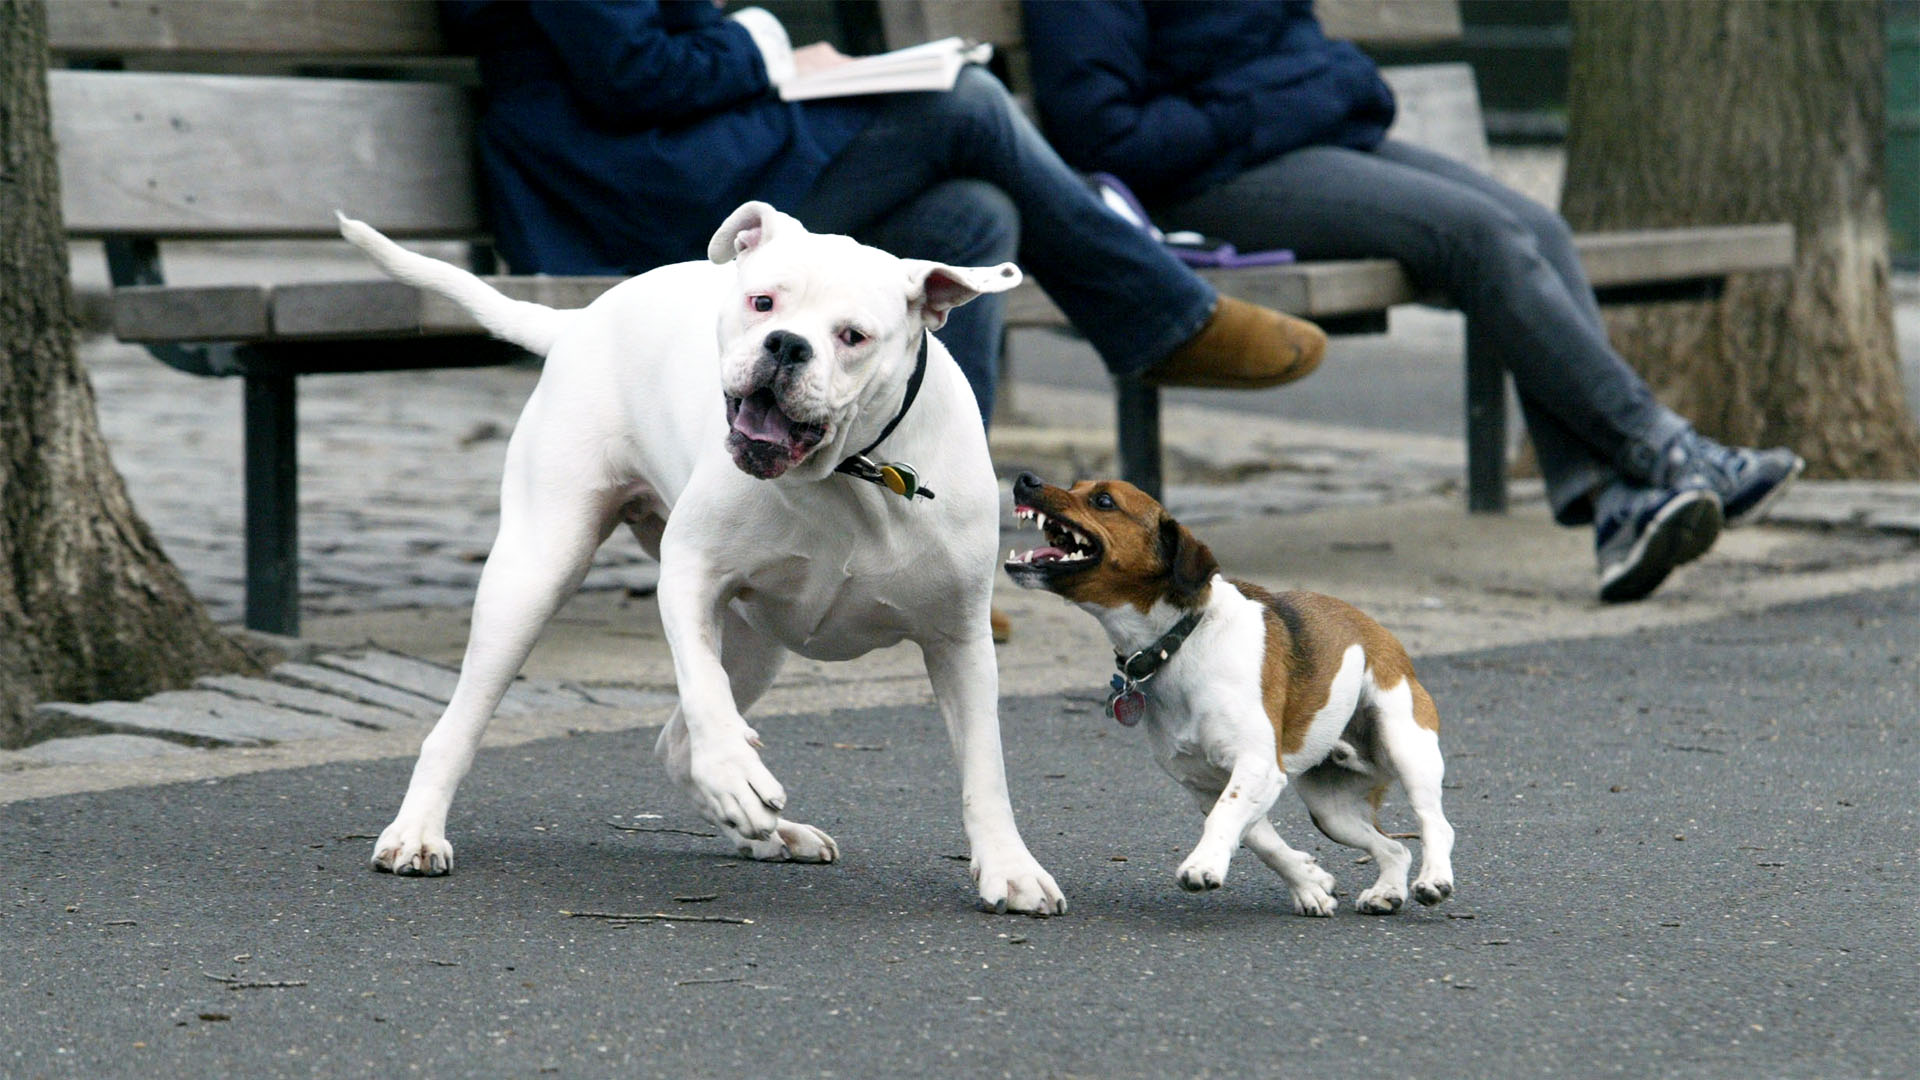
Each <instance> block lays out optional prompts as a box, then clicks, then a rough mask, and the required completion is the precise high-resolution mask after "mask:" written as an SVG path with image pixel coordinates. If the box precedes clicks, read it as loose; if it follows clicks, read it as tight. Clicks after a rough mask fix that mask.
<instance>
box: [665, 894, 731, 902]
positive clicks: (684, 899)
mask: <svg viewBox="0 0 1920 1080" xmlns="http://www.w3.org/2000/svg"><path fill="white" fill-rule="evenodd" d="M718 899H720V894H719V893H717V892H710V893H700V894H699V895H697V896H676V897H674V898H673V902H674V903H676V904H704V903H706V902H707V901H709V900H718Z"/></svg>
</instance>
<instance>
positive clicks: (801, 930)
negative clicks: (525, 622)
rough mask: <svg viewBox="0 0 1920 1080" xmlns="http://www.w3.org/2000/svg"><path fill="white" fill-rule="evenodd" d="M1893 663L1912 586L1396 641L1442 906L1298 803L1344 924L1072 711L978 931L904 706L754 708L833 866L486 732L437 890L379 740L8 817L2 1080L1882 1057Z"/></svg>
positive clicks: (1074, 1070) (938, 741)
mask: <svg viewBox="0 0 1920 1080" xmlns="http://www.w3.org/2000/svg"><path fill="white" fill-rule="evenodd" d="M1917 671H1920V587H1914V586H1908V587H1903V588H1900V589H1896V590H1891V591H1879V592H1872V593H1861V594H1853V595H1847V596H1841V597H1837V598H1830V599H1825V600H1820V601H1817V602H1813V603H1810V604H1805V605H1800V606H1797V607H1791V608H1781V609H1775V610H1771V611H1766V612H1761V613H1754V614H1743V615H1736V616H1733V617H1729V618H1723V619H1719V620H1716V621H1711V622H1705V623H1698V624H1694V625H1690V626H1678V627H1666V628H1659V629H1653V630H1648V631H1645V632H1641V633H1630V634H1625V635H1617V636H1611V637H1603V638H1595V639H1587V640H1560V641H1548V642H1543V643H1539V644H1529V645H1521V646H1515V647H1508V648H1502V649H1496V650H1490V651H1482V652H1475V653H1465V654H1455V655H1451V656H1440V657H1430V658H1427V659H1425V660H1423V661H1422V677H1423V680H1424V681H1425V682H1426V684H1427V685H1428V686H1429V687H1430V688H1431V690H1432V691H1433V693H1434V695H1435V697H1436V699H1437V700H1438V702H1439V704H1440V708H1441V712H1442V716H1443V722H1444V729H1443V746H1444V748H1445V750H1446V753H1447V760H1448V765H1449V769H1448V780H1447V800H1448V803H1447V808H1448V812H1449V815H1450V817H1451V819H1452V820H1453V822H1454V825H1455V827H1456V828H1457V829H1458V831H1459V846H1458V849H1457V851H1456V853H1455V866H1456V872H1457V879H1458V886H1459V887H1458V892H1457V893H1456V894H1455V896H1454V898H1453V900H1452V901H1450V902H1448V903H1447V904H1445V905H1442V906H1441V907H1438V908H1435V909H1419V908H1415V909H1413V910H1410V911H1406V912H1403V913H1402V914H1399V915H1396V916H1392V917H1387V918H1376V917H1365V916H1360V915H1357V914H1355V913H1354V912H1353V911H1352V909H1351V898H1352V896H1353V894H1354V893H1355V892H1356V891H1357V890H1358V888H1361V887H1364V885H1365V883H1366V882H1367V881H1368V880H1369V877H1370V869H1371V868H1370V867H1367V866H1364V865H1356V863H1355V858H1354V853H1352V852H1349V851H1348V850H1346V849H1341V848H1337V847H1335V846H1334V845H1332V844H1331V843H1330V842H1328V841H1325V840H1324V839H1322V838H1320V837H1318V836H1317V834H1314V833H1313V832H1312V830H1311V828H1310V827H1309V826H1308V824H1307V823H1306V820H1305V815H1304V813H1302V812H1301V810H1300V808H1299V806H1298V804H1297V801H1295V800H1293V799H1292V797H1291V796H1283V801H1282V803H1281V805H1280V807H1279V809H1278V812H1277V814H1276V817H1277V820H1278V822H1279V824H1280V827H1281V831H1282V834H1283V835H1285V836H1287V837H1288V838H1289V840H1291V841H1292V842H1294V843H1295V844H1296V845H1300V846H1304V847H1306V848H1307V849H1309V850H1313V851H1315V852H1317V853H1318V854H1319V856H1320V858H1321V860H1322V862H1323V864H1324V865H1326V866H1327V867H1328V869H1330V870H1331V871H1332V872H1333V873H1334V874H1335V875H1336V876H1337V877H1338V878H1339V879H1340V890H1339V891H1340V893H1341V895H1342V899H1343V908H1342V910H1341V911H1340V912H1339V913H1338V915H1337V916H1335V917H1334V918H1332V919H1330V920H1311V919H1304V918H1299V917H1296V916H1294V915H1292V914H1290V913H1289V908H1288V904H1287V898H1286V893H1285V890H1284V888H1283V886H1282V885H1281V883H1280V882H1279V880H1278V879H1277V878H1276V877H1275V876H1274V875H1272V874H1271V873H1270V872H1268V871H1266V870H1265V869H1264V868H1262V867H1261V866H1259V865H1258V863H1257V862H1256V861H1255V860H1253V859H1252V858H1251V857H1250V856H1248V855H1247V854H1245V853H1242V855H1241V856H1240V857H1239V858H1238V859H1237V860H1236V861H1235V863H1234V868H1233V874H1232V876H1231V878H1230V879H1229V881H1228V884H1227V887H1226V888H1225V889H1224V890H1222V891H1220V892H1217V893H1212V894H1208V895H1204V896H1192V895H1188V894H1185V893H1182V892H1180V891H1179V890H1178V888H1176V887H1175V885H1174V883H1173V871H1174V868H1175V867H1176V866H1177V865H1178V863H1179V861H1180V859H1181V857H1182V856H1183V855H1184V853H1185V851H1186V850H1187V848H1188V846H1189V845H1191V844H1192V843H1193V842H1194V840H1195V839H1196V838H1197V836H1198V826H1199V819H1198V817H1197V815H1195V814H1194V813H1193V812H1192V809H1191V806H1190V804H1189V803H1188V801H1187V799H1186V797H1185V796H1184V795H1183V794H1182V793H1181V792H1180V791H1179V790H1178V789H1177V788H1176V787H1175V785H1174V784H1173V782H1172V781H1171V780H1169V779H1167V778H1166V777H1164V776H1162V775H1160V774H1159V773H1158V772H1157V771H1156V770H1155V769H1154V768H1153V766H1152V765H1151V764H1150V763H1149V761H1148V759H1147V755H1146V751H1145V747H1144V745H1143V743H1144V740H1143V737H1142V735H1141V734H1140V733H1139V732H1138V731H1129V730H1123V729H1120V728H1118V727H1116V726H1114V725H1112V724H1111V723H1110V722H1108V721H1106V720H1105V719H1104V718H1103V717H1102V716H1101V715H1100V713H1099V711H1098V706H1097V704H1096V698H1095V694H1096V693H1097V689H1098V688H1097V687H1095V686H1092V685H1088V686H1085V687H1079V688H1075V689H1071V690H1070V691H1069V692H1068V693H1065V694H1059V693H1054V694H1047V695H1044V696H1038V697H1032V696H1030V697H1020V698H1012V699H1009V700H1007V701H1006V702H1005V703H1004V710H1003V715H1004V717H1005V729H1006V741H1007V747H1008V766H1009V771H1010V775H1011V782H1012V788H1013V792H1014V797H1015V805H1016V810H1017V812H1018V815H1019V819H1020V822H1021V824H1022V826H1023V828H1024V830H1025V833H1026V836H1027V838H1028V841H1029V843H1030V845H1031V846H1032V847H1033V849H1034V851H1035V853H1036V854H1037V855H1038V856H1039V857H1040V859H1041V860H1042V861H1043V862H1044V863H1045V864H1047V865H1048V867H1049V868H1050V869H1051V870H1052V872H1053V873H1054V874H1055V876H1056V877H1057V878H1058V879H1059V881H1060V883H1061V885H1062V886H1063V888H1064V889H1065V890H1066V892H1067V894H1068V896H1069V898H1070V900H1071V902H1072V905H1073V906H1072V910H1071V912H1070V913H1069V914H1068V915H1067V916H1065V917H1062V918H1056V919H1050V920H1029V919H1025V918H1019V917H995V916H991V915H987V914H983V913H979V912H977V911H975V910H973V909H972V907H971V903H970V901H971V897H972V893H971V890H970V888H969V885H968V882H967V877H966V867H965V864H964V861H962V859H963V857H964V852H965V850H966V848H965V843H964V840H963V838H962V835H961V832H960V826H959V814H958V791H957V783H956V781H955V779H954V776H953V773H952V770H951V767H950V764H949V758H948V752H947V746H946V739H945V737H944V735H943V734H942V733H941V731H940V729H939V725H938V722H937V720H936V719H935V717H934V716H933V714H932V712H931V710H930V709H927V708H923V707H908V708H898V707H883V708H876V709H866V710H840V711H836V712H834V713H832V714H827V715H810V716H796V717H787V718H776V719H770V720H767V721H765V722H763V723H762V724H761V728H760V729H761V731H762V733H763V734H764V735H765V736H766V737H767V740H768V743H769V746H770V749H769V752H768V759H769V762H770V764H771V765H772V767H773V768H774V770H775V771H776V773H778V774H779V775H780V776H781V777H782V779H783V780H784V781H785V782H786V784H787V787H788V790H789V792H790V794H791V796H792V799H793V804H792V811H793V813H794V814H795V816H796V817H799V818H801V819H803V820H808V821H811V822H813V823H815V824H818V825H820V826H822V827H824V828H826V829H827V830H828V831H830V832H832V833H834V834H835V836H836V837H837V838H838V839H839V841H840V844H841V848H842V851H843V853H844V855H845V860H844V862H843V863H841V864H839V865H835V866H829V867H808V866H791V865H767V864H757V863H752V862H747V861H742V860H740V859H736V858H733V857H731V856H729V855H728V854H726V853H725V851H724V850H723V849H721V848H720V847H719V846H718V841H716V840H713V839H708V838H703V837H699V836H693V835H687V834H685V833H683V832H675V831H632V830H634V829H640V830H690V831H692V832H699V831H702V826H701V825H700V823H699V822H698V821H697V819H695V818H694V817H693V816H692V815H691V813H690V812H689V811H688V810H687V809H686V808H685V807H684V806H683V805H682V804H681V803H680V801H679V799H678V797H677V796H676V795H675V794H674V793H673V792H672V791H671V790H670V788H669V786H668V784H667V783H666V782H665V780H664V778H663V777H662V775H661V773H660V772H659V770H658V769H657V768H656V767H655V766H654V765H653V764H652V763H651V760H650V755H649V749H650V743H651V738H652V733H651V731H648V730H629V731H619V732H612V733H588V734H580V735H577V736H574V737H571V738H556V739H549V740H545V741H538V742H531V743H526V744H522V745H517V746H510V747H503V748H497V749H491V750H486V751H483V752H482V754H481V755H480V758H479V761H478V764H477V767H476V769H475V771H474V773H473V775H472V776H471V778H470V779H469V780H468V781H467V784H466V786H465V788H464V790H463V791H462V793H461V797H460V799H459V801H458V802H457V803H456V805H455V809H454V815H453V820H452V822H451V836H452V839H453V842H454V845H455V851H456V858H457V869H456V871H455V873H454V874H453V876H451V877H448V878H444V879H436V880H418V879H399V878H393V877H389V876H384V875H377V874H374V873H372V872H370V871H369V870H368V869H367V867H366V859H367V855H368V853H369V849H370V845H371V839H370V834H372V833H374V832H377V831H378V829H379V828H380V827H381V826H382V825H383V824H385V822H386V821H387V819H388V817H389V816H390V814H391V812H392V810H393V808H394V806H395V804H396V801H397V799H398V798H399V795H400V793H401V791H402V788H403V786H404V784H405V782H406V777H407V772H408V767H409V766H408V762H407V761H406V760H404V759H392V758H389V759H385V760H373V761H352V762H342V763H335V764H328V765H322V766H318V767H312V768H305V769H296V770H287V771H277V772H264V773H254V774H250V775H243V776H237V777H230V778H224V779H211V780H204V781H195V782H192V783H186V784H174V785H168V786H158V787H149V788H140V789H129V790H121V791H111V792H101V793H90V794H80V795H70V796H63V797H57V798H47V799H38V800H31V801H23V802H15V803H11V804H7V805H0V853H4V858H3V859H0V895H3V896H4V898H5V899H4V900H3V901H0V942H4V943H5V947H4V949H3V950H0V988H3V991H4V992H0V1075H4V1076H8V1077H37V1076H48V1077H53V1076H84V1077H112V1076H145V1077H154V1076H189V1075H193V1076H201V1075H247V1076H260V1077H269V1076H308V1075H330V1076H347V1075H370V1074H374V1073H376V1072H378V1073H380V1074H383V1075H394V1074H401V1073H414V1074H420V1075H429V1076H468V1075H473V1076H522V1075H524V1076H537V1075H560V1076H754V1077H760V1076H769V1077H783V1076H898V1075H914V1076H921V1077H926V1076H1012V1077H1043V1076H1245V1075H1256V1076H1258V1075H1281V1074H1295V1073H1311V1074H1314V1075H1339V1074H1343V1073H1349V1072H1359V1073H1361V1074H1363V1075H1368V1076H1387V1077H1398V1076H1410V1077H1421V1078H1430V1077H1434V1076H1463V1077H1467V1076H1470V1077H1501V1076H1573V1077H1586V1076H1648V1075H1661V1076H1679V1077H1730V1078H1731V1077H1738V1078H1742V1080H1745V1078H1750V1077H1756V1076H1759V1077H1872V1076H1890V1077H1892V1076H1900V1077H1907V1076H1913V1075H1915V1073H1916V1071H1920V1051H1917V1050H1916V1045H1915V1041H1914V1035H1913V1033H1914V1031H1915V1030H1916V1028H1920V967H1917V966H1916V959H1920V956H1917V955H1916V948H1917V947H1916V941H1920V934H1916V926H1915V921H1916V919H1915V911H1916V908H1915V904H1914V889H1915V886H1916V885H1917V884H1920V873H1917V872H1916V870H1917V867H1916V862H1917V854H1920V810H1916V807H1915V801H1914V797H1913V786H1914V778H1915V776H1916V773H1917V771H1920V722H1917V721H1920V718H1917V717H1916V711H1915V705H1914V701H1915V694H1914V692H1915V690H1916V689H1917V688H1920V677H1917V676H1916V672H1917ZM1408 816H1409V815H1407V814H1406V813H1405V812H1404V808H1403V805H1402V804H1400V803H1398V802H1397V801H1390V802H1389V804H1388V807H1387V810H1386V813H1385V814H1384V816H1383V823H1384V824H1385V825H1387V826H1388V827H1389V829H1390V830H1391V829H1393V828H1396V827H1398V828H1405V827H1407V826H1406V819H1407V818H1408ZM615 826H626V828H624V829H622V828H616V827H615ZM569 911H571V912H605V913H615V914H628V915H644V914H648V913H654V912H665V913H668V914H669V915H670V916H671V918H669V919H667V920H664V921H649V920H639V919H632V918H629V919H626V920H615V921H609V920H607V919H602V918H593V917H570V916H568V915H567V914H565V912H569ZM703 917H722V918H725V919H738V920H751V922H732V921H725V922H701V921H695V920H697V919H700V918H703Z"/></svg>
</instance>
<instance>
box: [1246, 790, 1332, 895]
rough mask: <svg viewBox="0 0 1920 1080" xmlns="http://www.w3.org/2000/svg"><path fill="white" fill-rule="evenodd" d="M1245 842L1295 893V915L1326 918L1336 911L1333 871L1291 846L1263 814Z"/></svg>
mask: <svg viewBox="0 0 1920 1080" xmlns="http://www.w3.org/2000/svg"><path fill="white" fill-rule="evenodd" d="M1246 845H1247V848H1248V849H1249V850H1251V851H1252V852H1253V853H1254V854H1255V855H1257V856H1259V857H1260V861H1261V862H1263V863H1266V864H1267V865H1268V866H1270V867H1272V868H1273V872H1274V873H1276V874H1279V875H1280V879H1281V880H1282V881H1285V882H1286V883H1287V891H1288V892H1289V893H1292V894H1293V913H1294V914H1295V915H1311V916H1314V917H1315V918H1322V919H1324V918H1326V917H1327V916H1329V915H1332V914H1333V910H1334V908H1335V907H1336V906H1338V905H1337V904H1336V903H1335V901H1334V899H1333V875H1332V874H1329V873H1327V872H1326V870H1324V869H1322V868H1321V866H1320V864H1319V863H1317V862H1315V861H1314V859H1313V856H1311V855H1309V854H1307V853H1306V852H1304V851H1299V850H1297V849H1295V848H1292V847H1289V846H1288V845H1287V842H1286V841H1285V840H1282V839H1280V833H1279V832H1278V831H1277V830H1275V829H1274V827H1273V822H1271V821H1269V820H1267V818H1266V817H1265V816H1264V815H1263V816H1262V817H1261V818H1260V820H1259V821H1256V822H1254V823H1253V827H1252V828H1249V829H1248V830H1247V836H1246Z"/></svg>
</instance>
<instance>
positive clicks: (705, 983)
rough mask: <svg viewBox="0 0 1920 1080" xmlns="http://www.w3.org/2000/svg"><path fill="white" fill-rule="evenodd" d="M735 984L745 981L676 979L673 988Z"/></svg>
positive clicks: (736, 978)
mask: <svg viewBox="0 0 1920 1080" xmlns="http://www.w3.org/2000/svg"><path fill="white" fill-rule="evenodd" d="M735 982H746V980H745V979H742V978H738V977H735V978H731V979H676V980H674V983H673V985H675V986H711V985H712V984H714V983H735Z"/></svg>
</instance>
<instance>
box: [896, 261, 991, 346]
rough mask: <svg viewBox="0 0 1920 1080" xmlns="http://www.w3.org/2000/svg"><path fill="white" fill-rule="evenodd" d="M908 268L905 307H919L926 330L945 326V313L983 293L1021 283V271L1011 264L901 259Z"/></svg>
mask: <svg viewBox="0 0 1920 1080" xmlns="http://www.w3.org/2000/svg"><path fill="white" fill-rule="evenodd" d="M900 261H901V262H902V263H905V264H906V267H907V304H908V305H909V306H918V307H919V308H920V309H921V312H922V317H923V318H925V319H926V323H927V329H929V330H938V329H940V328H941V327H943V326H945V325H947V312H949V311H952V310H953V309H954V308H957V307H959V306H960V305H961V304H964V303H966V302H967V301H969V300H972V299H974V298H975V297H978V296H980V295H982V294H984V293H997V292H1006V291H1007V290H1008V289H1011V288H1013V287H1014V286H1015V285H1018V284H1020V268H1019V267H1017V266H1015V265H1013V264H1012V263H1001V264H1000V265H999V266H948V265H947V264H946V263H937V262H927V261H925V260H923V259H901V260H900Z"/></svg>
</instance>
